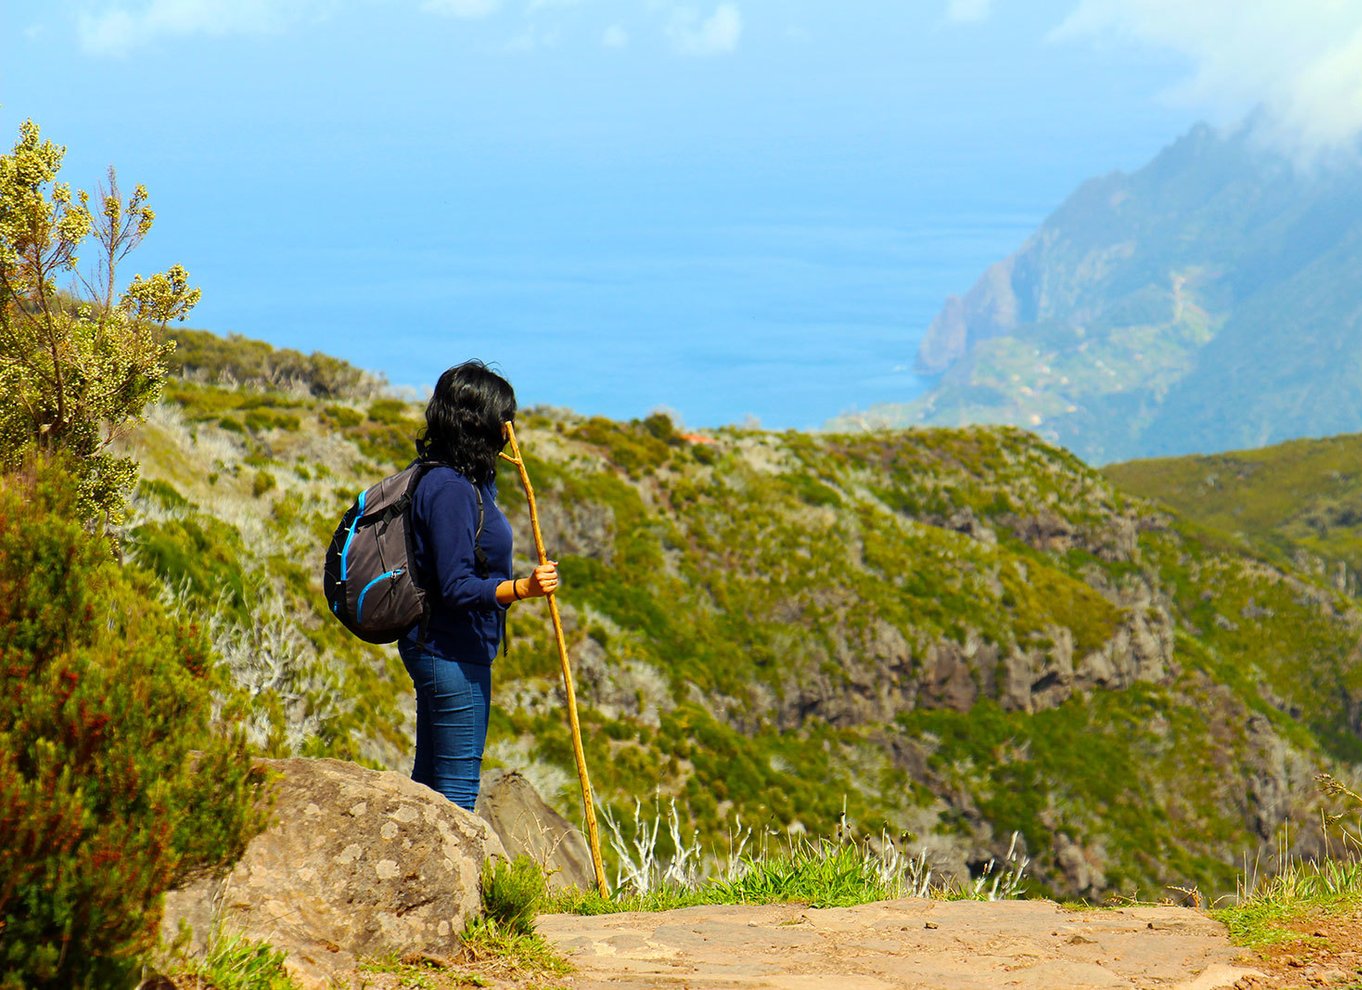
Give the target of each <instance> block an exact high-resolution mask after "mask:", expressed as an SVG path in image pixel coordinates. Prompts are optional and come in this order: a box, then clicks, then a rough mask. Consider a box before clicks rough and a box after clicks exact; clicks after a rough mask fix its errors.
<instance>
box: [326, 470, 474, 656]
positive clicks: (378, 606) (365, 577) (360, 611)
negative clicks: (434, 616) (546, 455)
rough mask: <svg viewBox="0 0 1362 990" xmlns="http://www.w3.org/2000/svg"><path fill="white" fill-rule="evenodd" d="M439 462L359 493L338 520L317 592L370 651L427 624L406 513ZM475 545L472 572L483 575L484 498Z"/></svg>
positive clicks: (407, 472) (426, 611)
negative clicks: (475, 566) (374, 645)
mask: <svg viewBox="0 0 1362 990" xmlns="http://www.w3.org/2000/svg"><path fill="white" fill-rule="evenodd" d="M437 463H438V462H436V461H426V460H417V461H413V462H412V463H411V464H410V465H409V466H408V467H407V468H406V469H405V470H402V471H399V472H398V473H397V474H392V475H389V476H388V477H386V478H384V479H383V480H382V481H380V482H379V483H378V484H376V485H374V486H373V487H372V488H370V489H368V490H366V491H363V492H361V493H360V495H359V498H357V499H355V502H354V504H353V505H351V506H350V509H349V511H348V512H346V513H345V515H344V516H343V517H342V518H341V521H340V525H339V526H337V527H336V533H335V535H334V536H332V537H331V546H330V547H328V548H327V551H326V565H325V567H324V568H323V571H322V590H323V592H324V593H325V594H326V602H327V606H328V607H329V608H330V609H331V614H332V615H334V616H335V617H336V618H337V619H339V620H340V621H341V622H342V623H343V624H344V625H345V628H347V629H349V630H350V631H351V632H352V633H354V634H355V635H356V636H358V637H359V638H360V639H362V640H365V641H367V642H370V643H395V642H397V640H399V639H401V638H402V637H403V636H404V635H405V634H406V633H407V631H408V630H409V629H411V628H412V627H413V626H415V625H417V624H418V623H419V624H420V625H421V630H420V638H421V639H422V640H424V638H425V624H426V622H427V621H428V619H429V617H430V610H429V606H428V605H427V602H426V592H425V589H423V588H422V587H421V585H420V583H419V582H418V581H417V580H416V573H415V571H414V569H413V566H412V565H413V563H414V560H415V549H414V547H413V544H412V533H411V527H412V522H411V505H412V499H413V497H414V496H415V494H416V486H417V484H419V483H420V481H421V478H422V476H423V475H424V474H425V473H426V471H428V470H429V469H430V468H432V467H435V466H436V464H437ZM473 492H474V494H476V495H477V499H478V527H477V532H476V533H475V535H474V537H473V545H474V553H475V555H476V556H477V564H478V570H479V571H480V572H481V573H484V574H485V569H486V555H485V554H484V553H483V550H482V547H481V545H480V542H481V538H482V524H483V511H482V493H481V492H479V491H478V486H477V485H474V486H473Z"/></svg>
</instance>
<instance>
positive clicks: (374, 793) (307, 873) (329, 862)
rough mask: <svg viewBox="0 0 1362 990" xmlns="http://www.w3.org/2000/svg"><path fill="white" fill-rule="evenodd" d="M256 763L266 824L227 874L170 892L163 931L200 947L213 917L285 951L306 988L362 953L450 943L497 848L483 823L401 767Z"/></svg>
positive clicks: (449, 948)
mask: <svg viewBox="0 0 1362 990" xmlns="http://www.w3.org/2000/svg"><path fill="white" fill-rule="evenodd" d="M261 762H262V764H263V765H264V766H265V767H267V768H268V769H269V770H271V771H273V772H274V773H275V774H277V777H276V779H275V782H274V785H273V792H274V795H275V804H274V824H273V825H272V826H271V827H270V828H269V829H267V830H266V831H265V832H263V833H261V834H260V835H259V836H257V837H256V838H255V839H254V840H252V842H251V843H250V845H249V846H247V848H246V852H245V855H244V856H242V858H241V860H240V862H238V863H237V864H236V866H235V868H233V870H232V872H231V873H230V874H228V876H227V877H225V878H223V879H219V880H204V881H201V882H199V883H197V884H195V885H193V886H191V887H188V888H186V889H184V890H180V891H175V892H172V893H171V894H169V895H168V896H167V898H166V914H165V921H164V922H163V926H162V930H163V933H164V934H165V937H166V939H167V941H170V940H173V939H174V937H175V935H176V933H177V932H178V930H179V927H180V921H181V919H184V920H185V921H186V922H187V923H188V924H190V925H191V926H193V928H194V929H195V930H194V943H195V944H196V945H198V946H199V947H202V945H203V944H204V941H205V940H206V938H207V937H208V936H209V934H210V931H211V926H212V925H215V924H216V925H220V926H221V927H222V929H223V930H224V931H233V932H241V933H243V934H245V935H246V936H248V937H250V938H252V939H257V940H262V941H267V942H269V943H270V944H271V945H273V946H274V947H275V948H277V949H282V950H284V951H285V952H286V953H287V954H288V966H289V968H290V971H291V972H292V973H293V975H294V977H295V978H296V979H297V980H298V982H299V983H300V984H302V985H303V986H305V987H309V988H311V987H325V986H327V985H328V983H329V981H330V980H331V979H332V978H333V977H335V976H336V975H338V974H340V973H343V972H346V971H350V970H353V969H354V967H355V965H356V962H357V961H358V960H359V959H362V958H365V957H373V956H383V955H388V954H392V953H398V954H402V953H408V952H413V951H416V952H426V953H430V954H432V955H436V956H447V955H451V954H453V953H454V951H455V950H456V949H457V947H458V939H459V933H460V932H461V931H462V930H463V928H464V925H465V923H466V922H467V920H468V919H469V918H470V917H472V916H474V915H475V914H476V913H477V911H478V910H479V895H478V878H479V874H480V872H481V869H482V864H483V861H484V860H486V859H487V858H488V857H504V856H505V851H504V849H503V848H502V845H501V842H500V840H498V838H497V836H496V834H495V833H494V832H493V831H492V829H491V828H490V827H489V826H488V825H487V823H486V822H484V821H483V820H482V819H480V818H478V817H476V816H474V815H471V814H469V813H468V812H466V811H464V810H463V809H462V808H459V807H458V806H457V805H455V804H453V803H451V802H450V801H448V800H446V799H445V798H444V797H443V796H442V795H440V794H437V793H436V792H435V791H432V790H430V789H429V788H427V787H425V786H424V785H421V784H418V783H416V782H415V781H413V780H411V778H409V777H407V776H406V775H405V774H401V773H395V772H392V771H387V772H381V771H376V770H367V769H365V768H363V767H360V766H357V765H355V764H353V763H345V762H342V761H339V760H306V759H291V760H263V761H261ZM205 926H207V929H208V930H205Z"/></svg>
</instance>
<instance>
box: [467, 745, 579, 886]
mask: <svg viewBox="0 0 1362 990" xmlns="http://www.w3.org/2000/svg"><path fill="white" fill-rule="evenodd" d="M477 812H478V816H479V817H481V818H482V819H484V820H485V821H486V822H487V823H488V824H490V825H491V826H492V829H493V830H494V831H495V832H496V833H497V836H498V838H500V839H501V843H502V845H503V846H504V847H505V849H506V855H507V856H510V857H515V856H519V855H521V854H522V853H523V854H524V855H527V856H529V857H530V858H531V859H532V860H534V861H535V862H536V863H538V864H540V865H541V866H543V867H544V871H545V873H547V874H548V881H549V888H550V889H552V890H562V889H564V888H567V887H580V888H581V889H582V890H592V889H594V888H595V885H596V874H595V870H594V868H593V867H592V864H591V849H590V847H589V846H588V845H587V843H586V837H585V836H583V835H582V833H581V832H580V831H579V830H578V829H577V828H575V827H574V826H573V825H572V823H571V822H569V821H568V820H567V819H566V818H564V817H563V816H562V815H560V814H558V812H556V811H554V810H553V809H552V808H550V807H549V806H548V805H547V804H546V803H545V802H544V799H543V798H542V797H540V796H539V792H538V791H536V790H535V789H534V785H533V784H531V783H530V782H529V781H528V780H526V779H525V778H524V776H522V775H521V774H519V773H517V772H516V771H514V770H488V771H486V772H485V773H484V774H483V775H482V787H481V789H480V790H479V792H478V808H477Z"/></svg>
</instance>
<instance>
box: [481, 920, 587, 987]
mask: <svg viewBox="0 0 1362 990" xmlns="http://www.w3.org/2000/svg"><path fill="white" fill-rule="evenodd" d="M461 937H462V940H463V951H464V955H465V957H466V961H467V962H469V963H471V964H473V965H477V966H479V967H480V968H485V969H486V970H487V971H488V972H490V973H493V975H505V976H511V977H514V978H517V979H536V980H537V979H543V978H544V977H548V976H565V975H567V974H568V973H570V972H572V964H571V963H569V962H568V961H567V960H566V959H564V958H563V957H562V956H560V955H559V954H558V952H557V951H556V950H555V949H554V948H553V946H551V945H549V943H548V942H547V941H546V940H545V939H544V937H543V936H542V935H540V934H539V933H538V932H534V931H531V932H528V933H525V932H513V931H508V930H506V929H504V928H502V927H501V926H500V925H498V924H497V923H496V922H495V921H491V920H489V919H486V918H483V919H480V920H477V921H474V922H472V923H470V924H469V926H468V928H467V929H465V930H464V933H463V935H462V936H461Z"/></svg>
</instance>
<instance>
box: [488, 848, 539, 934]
mask: <svg viewBox="0 0 1362 990" xmlns="http://www.w3.org/2000/svg"><path fill="white" fill-rule="evenodd" d="M546 889H547V885H546V883H545V879H544V871H543V869H542V868H541V867H540V866H539V864H538V863H536V862H535V861H534V860H533V859H531V858H530V857H529V856H526V855H523V854H522V855H520V856H517V857H516V858H515V859H513V860H511V861H510V862H509V863H508V862H505V861H499V862H497V863H492V862H490V861H489V862H487V863H484V864H483V868H482V910H483V914H484V916H485V919H486V921H488V922H489V923H491V924H493V925H495V926H496V927H497V929H498V930H500V931H502V932H505V933H507V934H511V935H532V934H533V933H534V919H535V916H536V915H537V914H538V913H539V908H540V905H541V904H543V902H544V894H545V891H546Z"/></svg>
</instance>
